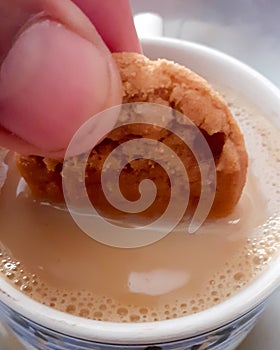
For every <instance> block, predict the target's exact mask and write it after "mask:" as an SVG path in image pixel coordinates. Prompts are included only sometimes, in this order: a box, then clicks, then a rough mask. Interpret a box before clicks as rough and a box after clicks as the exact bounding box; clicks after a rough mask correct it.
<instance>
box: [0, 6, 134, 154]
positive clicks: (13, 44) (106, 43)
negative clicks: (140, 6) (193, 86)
mask: <svg viewBox="0 0 280 350" xmlns="http://www.w3.org/2000/svg"><path fill="white" fill-rule="evenodd" d="M112 3H113V4H114V5H112ZM110 51H112V52H113V51H134V52H140V51H141V48H140V44H139V41H138V38H137V35H136V32H135V28H134V24H133V19H132V15H131V11H130V4H129V0H118V1H114V2H112V1H111V0H73V1H71V0H59V1H57V0H9V1H7V0H0V146H2V147H6V148H9V149H12V150H15V151H17V152H19V153H23V154H36V155H42V156H50V157H61V156H63V155H64V152H65V149H66V148H67V145H68V143H69V141H70V140H71V138H72V136H73V134H74V133H75V131H76V130H77V129H78V128H79V127H80V126H81V125H82V124H83V123H84V122H85V121H86V120H87V119H89V118H90V117H91V116H93V115H95V114H96V113H98V112H100V111H102V110H104V109H106V108H109V107H111V106H114V105H118V104H120V103H121V99H122V96H121V93H122V91H121V83H120V78H119V74H118V71H117V68H116V66H115V63H114V61H113V59H112V57H111V54H110ZM112 127H113V125H112Z"/></svg>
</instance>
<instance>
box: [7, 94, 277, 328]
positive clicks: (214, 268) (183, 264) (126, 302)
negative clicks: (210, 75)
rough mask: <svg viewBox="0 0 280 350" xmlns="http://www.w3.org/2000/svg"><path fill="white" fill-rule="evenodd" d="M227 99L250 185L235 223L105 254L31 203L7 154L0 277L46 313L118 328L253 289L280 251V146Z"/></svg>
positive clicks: (58, 214)
mask: <svg viewBox="0 0 280 350" xmlns="http://www.w3.org/2000/svg"><path fill="white" fill-rule="evenodd" d="M226 99H227V101H229V102H230V103H229V104H230V108H231V110H232V112H233V114H234V115H235V117H236V119H237V121H238V123H239V125H240V127H241V129H242V131H243V133H244V136H245V142H246V146H247V150H248V153H249V172H248V178H247V184H246V187H245V189H244V191H243V195H242V198H241V200H240V202H239V204H238V206H237V207H236V209H235V211H234V213H232V214H231V215H230V216H229V217H227V218H224V219H220V220H216V221H212V222H211V221H210V222H207V223H205V224H204V225H203V226H202V227H201V228H200V229H199V231H198V232H196V233H195V234H193V235H190V234H187V233H186V232H182V231H180V232H176V230H175V231H174V232H172V233H170V234H169V235H168V236H166V237H165V238H164V239H162V240H160V241H158V242H157V243H154V244H152V245H149V246H146V247H142V248H134V249H119V248H113V247H109V246H105V245H102V244H100V243H98V242H96V241H95V240H93V239H92V238H90V237H88V236H87V235H86V234H85V233H83V232H82V231H81V230H80V229H79V228H78V227H77V226H76V224H75V223H74V221H73V219H72V218H71V216H70V215H69V213H67V211H65V210H62V209H61V208H55V207H52V206H50V205H46V204H44V203H38V202H36V201H34V200H33V199H32V198H31V197H30V196H29V195H27V192H26V190H25V188H24V186H22V180H20V175H19V174H18V172H17V169H16V166H15V164H14V163H13V157H12V155H8V157H6V163H7V164H8V166H9V170H8V176H7V180H6V182H5V184H4V186H3V188H2V191H1V194H0V224H1V230H0V252H1V258H0V261H1V264H0V269H1V270H0V271H1V275H2V276H3V277H5V278H6V279H7V280H8V281H10V283H11V284H12V285H13V286H14V287H15V288H17V289H19V290H20V291H22V292H23V293H25V294H26V295H28V296H29V297H31V298H32V299H34V300H36V301H38V302H40V303H42V304H44V305H47V306H50V307H52V308H55V309H57V310H60V311H65V312H67V313H70V314H73V315H77V316H82V317H86V318H90V319H95V320H102V321H115V322H145V321H157V320H165V319H170V318H175V317H181V316H185V315H188V314H192V313H196V312H199V311H201V310H204V309H206V308H209V307H211V306H213V305H215V304H217V303H220V302H222V301H223V300H225V299H227V298H229V297H230V296H232V295H234V294H235V293H237V292H238V291H239V290H240V289H241V288H243V287H244V286H246V285H248V284H249V283H250V282H252V280H254V279H255V278H256V277H257V276H258V275H259V274H260V273H261V272H262V271H263V270H264V269H265V268H267V266H269V262H270V261H271V260H272V259H274V257H275V255H276V253H277V251H279V250H280V218H279V208H280V189H279V184H280V181H279V180H280V138H279V131H277V130H275V128H274V127H273V126H272V125H270V124H269V123H268V122H267V121H266V119H265V118H264V117H262V116H261V115H259V114H258V112H257V111H255V110H254V109H253V107H252V106H247V107H246V108H244V101H242V100H241V99H239V100H235V99H234V98H231V97H230V96H227V97H226ZM239 106H242V107H239Z"/></svg>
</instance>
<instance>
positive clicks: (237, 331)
mask: <svg viewBox="0 0 280 350" xmlns="http://www.w3.org/2000/svg"><path fill="white" fill-rule="evenodd" d="M263 308H264V303H262V304H260V305H258V306H257V307H256V308H254V309H252V310H250V311H249V312H247V313H246V314H245V315H243V316H241V317H239V318H238V319H236V320H234V321H232V322H230V323H229V324H227V325H225V326H222V327H220V328H218V329H215V330H212V331H209V332H207V333H204V334H201V335H197V336H193V337H190V338H186V339H178V340H176V341H166V342H164V343H161V342H158V343H157V344H126V345H122V344H109V343H100V342H95V341H90V340H85V339H79V338H76V337H72V336H69V335H66V334H62V333H58V332H56V331H55V330H52V329H48V328H45V327H43V326H41V325H39V324H36V323H34V322H33V321H31V320H29V319H27V318H25V317H24V316H22V315H20V314H19V313H17V312H16V311H14V310H12V309H11V308H9V307H8V306H7V305H5V304H3V303H2V302H0V314H1V317H2V318H3V320H4V321H5V322H6V323H7V325H8V326H9V327H10V328H11V329H12V330H13V331H14V332H15V333H16V334H17V335H18V336H19V338H21V339H22V340H23V341H24V342H25V343H27V344H30V345H32V346H33V347H35V349H38V350H63V349H67V350H87V349H91V350H116V349H123V350H233V349H234V348H235V347H236V346H237V345H238V344H239V343H240V342H241V341H242V339H243V338H244V337H245V336H246V335H247V334H248V332H249V331H250V330H251V329H252V328H253V326H254V324H255V322H256V320H257V318H258V316H259V315H260V313H261V312H262V311H263Z"/></svg>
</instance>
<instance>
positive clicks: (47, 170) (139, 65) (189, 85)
mask: <svg viewBox="0 0 280 350" xmlns="http://www.w3.org/2000/svg"><path fill="white" fill-rule="evenodd" d="M113 57H114V59H115V61H116V63H117V65H118V67H119V71H120V76H121V80H122V86H123V103H130V102H151V103H156V104H162V105H166V106H170V107H172V108H173V109H175V110H177V111H179V112H181V113H182V114H184V115H186V116H187V117H188V118H189V119H190V120H191V121H192V122H193V123H194V124H195V125H196V126H197V127H198V128H199V129H200V131H201V132H202V133H203V135H204V136H205V138H206V140H207V142H208V144H209V146H210V148H211V151H212V154H213V157H214V160H215V164H216V175H217V187H216V193H215V200H214V203H213V206H212V209H211V211H210V216H211V217H223V216H226V215H228V214H230V213H231V212H232V211H233V209H234V207H235V206H236V204H237V202H238V200H239V198H240V196H241V193H242V189H243V187H244V185H245V181H246V171H247V163H248V157H247V153H246V149H245V144H244V139H243V136H242V133H241V131H240V129H239V127H238V125H237V123H236V121H235V120H234V118H233V116H232V114H231V112H230V110H229V108H228V106H227V104H226V102H225V101H224V100H223V98H222V97H221V96H220V95H219V93H218V92H216V91H214V90H213V88H212V87H211V86H210V85H209V84H208V82H207V81H206V80H204V79H203V78H202V77H200V76H199V75H197V74H196V73H194V72H193V71H191V70H189V69H187V68H186V67H184V66H181V65H179V64H176V63H174V62H171V61H167V60H165V59H159V60H156V61H151V60H149V59H148V58H146V57H145V56H143V55H140V54H136V53H115V54H113ZM143 136H145V137H149V138H151V139H155V140H160V141H161V142H163V143H165V144H166V145H168V146H169V147H171V148H173V149H174V150H175V151H176V153H177V154H179V156H180V159H181V160H182V161H183V163H184V165H185V168H186V170H187V172H188V175H189V184H190V199H191V200H190V205H189V209H190V208H191V207H192V208H193V207H194V206H195V205H196V203H197V201H198V199H199V196H200V192H201V178H200V173H199V171H200V170H199V167H198V166H197V164H196V161H195V159H194V157H193V155H192V154H191V152H190V150H189V149H187V148H186V147H185V145H183V144H182V142H180V140H178V138H177V137H176V136H175V135H172V134H171V133H170V132H168V130H162V129H161V128H158V127H156V126H151V125H148V126H143V125H142V124H141V125H138V126H137V125H129V126H126V127H123V128H118V129H115V130H113V131H112V132H111V133H110V134H109V135H107V137H106V138H105V139H103V141H102V142H101V143H100V144H98V145H97V146H96V147H95V148H94V150H93V151H92V153H91V155H90V157H89V160H88V165H87V169H86V185H87V192H88V195H89V197H90V199H91V201H92V202H93V204H94V205H95V207H96V208H99V210H100V211H101V212H102V213H106V212H107V213H108V212H110V215H111V214H112V215H113V216H115V215H122V213H121V212H120V211H118V210H115V209H114V208H113V207H111V206H110V205H108V202H107V200H106V198H105V197H104V194H103V193H102V190H101V182H100V174H101V169H102V166H103V163H104V161H105V159H106V157H107V155H108V154H110V152H111V151H112V150H113V149H114V148H115V147H116V146H117V145H119V144H121V143H123V142H125V141H127V140H130V139H134V138H140V137H143ZM17 165H18V168H19V170H20V172H21V174H22V176H23V177H24V179H25V180H26V182H27V183H28V185H29V187H30V190H31V193H32V195H33V196H34V197H35V198H36V199H38V200H43V201H48V202H51V203H60V202H63V201H64V198H63V191H62V180H61V169H62V161H61V160H52V159H47V158H42V157H38V156H20V155H18V156H17ZM121 175H122V176H121V177H120V188H121V191H122V194H123V195H124V196H125V197H126V198H127V199H129V200H136V199H137V198H139V183H140V182H141V180H142V179H144V178H150V179H152V180H153V181H154V182H155V183H156V186H157V189H158V194H157V197H156V203H155V204H153V205H152V206H151V207H150V208H149V211H145V212H143V215H144V216H145V215H148V216H149V217H151V216H152V217H156V216H157V215H159V213H161V212H163V211H164V210H165V209H166V206H167V203H168V197H169V196H170V181H169V178H168V174H166V173H165V172H164V171H163V170H162V169H161V168H160V167H159V166H158V165H157V164H154V162H151V161H149V160H147V159H140V160H139V161H133V162H132V163H131V164H128V165H127V166H125V167H124V169H123V171H122V174H121ZM182 185H184V184H182ZM186 212H187V211H186Z"/></svg>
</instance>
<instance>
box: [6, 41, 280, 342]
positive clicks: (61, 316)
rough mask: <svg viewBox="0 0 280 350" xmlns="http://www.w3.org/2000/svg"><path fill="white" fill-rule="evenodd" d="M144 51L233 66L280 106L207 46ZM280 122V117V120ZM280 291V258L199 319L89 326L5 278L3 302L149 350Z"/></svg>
mask: <svg viewBox="0 0 280 350" xmlns="http://www.w3.org/2000/svg"><path fill="white" fill-rule="evenodd" d="M142 43H143V44H144V45H145V44H146V45H148V44H149V45H164V46H167V47H169V48H172V47H174V48H178V46H180V48H182V49H183V50H186V51H188V50H192V51H196V52H197V53H198V54H202V55H205V54H207V55H210V56H212V57H214V58H215V59H216V60H217V61H222V62H224V63H225V62H226V63H227V64H230V65H234V66H235V67H236V68H237V69H238V70H239V71H240V72H241V74H244V76H247V78H248V79H249V78H254V79H255V80H256V81H257V83H258V84H260V86H262V87H263V88H265V89H266V90H267V91H268V92H269V93H270V94H271V95H273V96H274V98H275V99H277V100H279V103H280V90H279V89H278V88H277V87H276V86H275V85H274V84H273V83H271V82H270V81H269V80H268V79H267V78H265V77H264V76H263V75H261V74H260V73H258V72H257V71H255V70H254V69H253V68H251V67H249V66H248V65H246V64H244V63H242V62H240V61H239V60H237V59H235V58H233V57H231V56H229V55H227V54H225V53H222V52H220V51H218V50H215V49H212V48H209V47H207V46H204V45H200V44H196V43H192V42H188V41H183V40H180V39H173V38H163V37H161V38H149V39H143V40H142ZM278 118H279V116H278ZM279 285H280V254H279V256H278V257H277V258H275V260H274V261H273V263H272V264H271V265H269V268H268V269H266V270H265V271H263V272H262V273H261V275H260V276H259V277H258V278H257V279H256V280H254V281H253V282H252V283H250V284H249V285H248V286H246V287H245V288H244V289H242V290H241V291H239V292H238V293H237V294H235V295H234V296H232V297H230V299H228V300H225V301H223V302H221V303H220V304H218V305H215V306H213V307H211V308H209V309H206V310H204V311H201V312H199V313H196V314H192V315H187V316H184V317H180V318H174V319H171V320H163V321H156V322H144V323H117V322H107V321H106V322H104V321H95V320H88V319H85V318H82V317H78V316H73V315H69V314H67V313H64V312H61V311H57V310H54V309H52V308H50V307H48V306H45V305H42V304H40V303H39V302H36V301H34V300H33V299H31V298H29V297H27V296H26V295H24V294H22V293H21V292H20V291H18V290H17V289H15V288H14V287H13V286H12V285H11V284H9V283H8V282H7V281H6V280H4V278H3V279H2V278H1V279H0V301H2V302H3V303H4V304H6V305H7V306H8V307H10V308H11V309H13V310H15V311H16V312H18V313H19V314H21V315H22V316H24V317H26V318H27V319H29V320H31V321H33V322H35V323H37V324H39V325H41V326H43V327H46V328H48V329H50V330H55V331H56V332H58V333H61V334H67V336H72V337H77V338H80V339H81V338H83V339H86V340H92V341H95V342H103V343H107V344H110V343H118V344H122V343H126V344H127V343H131V344H132V343H133V344H137V343H138V344H139V343H142V344H145V343H151V342H153V341H157V342H158V340H159V339H160V340H161V341H165V340H169V341H172V340H175V339H176V340H178V339H186V338H188V337H193V336H195V335H198V334H199V335H202V334H204V333H207V332H208V331H210V330H214V329H217V328H219V327H220V326H224V325H226V324H228V323H230V322H232V321H234V320H236V319H237V318H239V317H241V316H242V315H244V314H246V313H247V312H248V311H250V310H251V309H253V308H255V307H256V306H258V305H259V304H260V303H261V302H263V301H264V300H265V299H266V298H267V297H268V296H269V295H270V294H272V292H273V291H274V290H275V289H276V288H277V287H278V286H279Z"/></svg>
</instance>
